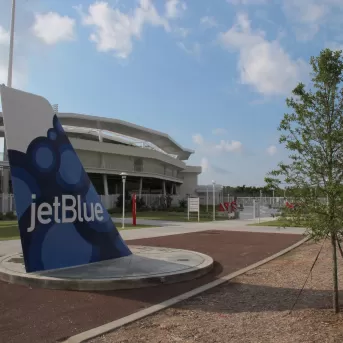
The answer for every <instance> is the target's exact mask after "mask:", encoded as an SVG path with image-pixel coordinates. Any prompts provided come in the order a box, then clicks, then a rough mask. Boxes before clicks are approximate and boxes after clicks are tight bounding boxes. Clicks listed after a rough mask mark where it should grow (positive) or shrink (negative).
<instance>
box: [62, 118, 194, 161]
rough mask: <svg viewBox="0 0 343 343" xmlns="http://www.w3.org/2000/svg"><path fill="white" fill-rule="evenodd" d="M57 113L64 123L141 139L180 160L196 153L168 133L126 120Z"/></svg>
mask: <svg viewBox="0 0 343 343" xmlns="http://www.w3.org/2000/svg"><path fill="white" fill-rule="evenodd" d="M57 115H58V117H59V119H60V121H61V124H62V125H68V126H76V127H86V128H91V129H100V130H106V131H110V132H116V133H119V134H123V135H125V136H129V137H133V138H136V139H140V140H143V141H146V142H150V143H152V144H154V145H155V146H157V147H158V148H160V149H162V150H164V151H165V152H166V153H168V154H173V155H177V156H178V158H179V159H180V160H188V158H189V157H190V155H191V154H192V153H194V151H193V150H190V149H186V148H183V147H182V146H181V145H179V144H178V143H176V142H175V141H174V140H173V139H172V138H171V137H170V136H169V135H168V134H166V133H163V132H159V131H156V130H152V129H148V128H145V127H143V126H139V125H136V124H132V123H129V122H126V121H124V120H120V119H112V118H104V117H96V116H89V115H85V114H77V113H61V112H59V113H58V114H57Z"/></svg>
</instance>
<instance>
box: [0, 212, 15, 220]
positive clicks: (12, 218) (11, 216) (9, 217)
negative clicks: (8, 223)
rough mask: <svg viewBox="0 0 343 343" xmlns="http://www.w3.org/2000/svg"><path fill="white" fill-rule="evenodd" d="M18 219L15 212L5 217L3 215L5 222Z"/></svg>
mask: <svg viewBox="0 0 343 343" xmlns="http://www.w3.org/2000/svg"><path fill="white" fill-rule="evenodd" d="M15 219H17V216H16V215H15V214H14V212H7V213H6V214H5V215H3V220H15Z"/></svg>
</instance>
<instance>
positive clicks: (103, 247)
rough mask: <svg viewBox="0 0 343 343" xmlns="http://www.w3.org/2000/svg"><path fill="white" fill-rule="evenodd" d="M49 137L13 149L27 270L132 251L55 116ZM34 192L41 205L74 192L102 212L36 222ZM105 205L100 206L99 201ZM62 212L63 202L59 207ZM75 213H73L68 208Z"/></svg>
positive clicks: (14, 181) (85, 204)
mask: <svg viewBox="0 0 343 343" xmlns="http://www.w3.org/2000/svg"><path fill="white" fill-rule="evenodd" d="M52 126H53V127H52V128H50V129H49V130H48V132H47V133H46V137H37V138H36V139H34V140H33V141H32V142H31V143H30V145H29V146H28V148H27V151H26V153H23V152H20V151H16V150H8V158H9V162H10V166H11V174H12V184H13V189H14V195H15V202H16V209H17V215H18V222H19V229H20V236H21V240H22V247H23V254H24V261H25V267H26V271H27V272H34V271H40V270H47V269H55V268H62V267H70V266H75V265H80V264H86V263H91V262H98V261H102V260H106V259H111V258H119V257H123V256H128V255H130V254H131V251H130V250H129V248H128V247H127V245H126V244H125V242H124V241H123V240H122V238H121V236H120V234H119V232H118V230H117V228H116V227H115V225H114V223H113V221H112V219H111V217H110V215H109V214H108V212H107V210H106V209H105V208H104V207H103V204H102V203H101V200H100V197H99V195H98V194H97V192H96V190H95V188H94V187H93V185H92V184H91V182H90V180H89V178H88V175H87V173H86V172H85V170H84V168H83V166H82V164H81V162H80V160H79V158H78V156H77V155H76V153H75V151H74V149H73V147H72V145H71V144H70V142H69V139H68V137H67V136H66V134H65V132H64V130H63V127H62V125H61V124H60V122H59V120H58V118H57V117H56V115H55V116H54V118H53V125H52ZM32 194H35V195H36V199H35V200H34V203H35V205H34V206H36V211H37V208H38V207H39V205H40V204H41V203H45V202H46V203H48V204H50V205H52V204H53V203H54V201H55V197H57V198H58V199H59V201H61V198H62V195H72V196H73V197H75V198H76V199H77V198H78V197H79V198H80V200H81V209H82V211H83V207H85V210H86V211H87V214H88V215H90V214H91V213H92V212H93V214H94V211H95V204H98V205H97V207H96V210H97V213H98V217H99V219H100V220H97V218H96V217H95V216H94V220H93V221H88V222H87V221H85V220H83V219H82V216H81V217H80V218H79V216H77V218H76V220H75V221H74V222H73V223H60V224H58V223H55V222H54V220H53V217H52V220H51V221H50V222H49V223H48V224H40V223H39V222H38V220H37V218H35V223H36V226H35V228H34V230H33V231H31V232H28V230H27V229H28V228H29V227H30V226H31V210H32V206H33V203H32ZM99 204H100V205H99ZM57 211H58V217H59V218H60V217H61V212H62V211H61V206H59V207H58V209H57ZM67 214H68V215H67V218H71V216H72V212H71V211H69V212H68V213H67Z"/></svg>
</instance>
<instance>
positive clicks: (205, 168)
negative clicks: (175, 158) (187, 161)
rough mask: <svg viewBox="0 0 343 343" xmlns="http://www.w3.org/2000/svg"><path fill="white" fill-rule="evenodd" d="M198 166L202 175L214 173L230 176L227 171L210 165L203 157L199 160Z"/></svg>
mask: <svg viewBox="0 0 343 343" xmlns="http://www.w3.org/2000/svg"><path fill="white" fill-rule="evenodd" d="M200 165H201V169H202V172H203V173H211V174H213V173H214V174H221V175H226V174H231V172H230V171H229V170H227V169H225V168H222V167H219V166H217V165H214V164H212V163H210V162H209V160H208V158H207V157H203V158H202V159H201V161H200Z"/></svg>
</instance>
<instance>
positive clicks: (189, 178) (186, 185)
mask: <svg viewBox="0 0 343 343" xmlns="http://www.w3.org/2000/svg"><path fill="white" fill-rule="evenodd" d="M180 177H181V178H182V179H183V184H182V185H180V188H179V190H178V191H179V194H180V195H181V196H186V194H190V195H196V193H195V190H196V188H197V185H198V173H188V172H186V173H184V172H181V173H180Z"/></svg>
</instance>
